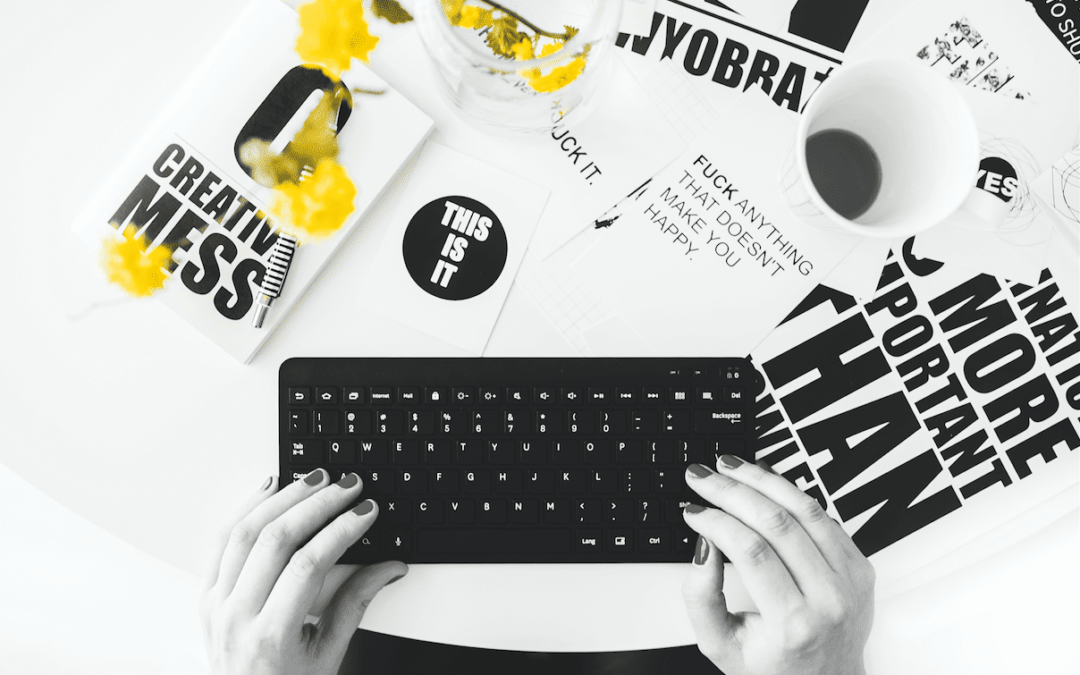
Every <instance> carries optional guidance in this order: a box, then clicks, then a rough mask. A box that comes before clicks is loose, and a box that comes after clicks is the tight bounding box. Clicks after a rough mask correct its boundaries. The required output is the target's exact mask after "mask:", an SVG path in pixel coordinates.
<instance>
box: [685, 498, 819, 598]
mask: <svg viewBox="0 0 1080 675" xmlns="http://www.w3.org/2000/svg"><path fill="white" fill-rule="evenodd" d="M683 519H684V520H685V521H686V524H687V525H689V526H690V528H691V529H692V530H694V531H695V532H697V533H698V534H700V535H702V536H704V537H705V538H706V539H708V540H709V541H710V542H711V543H713V544H714V545H715V546H716V547H718V548H719V549H720V550H721V551H723V552H724V554H725V555H726V556H727V559H728V560H730V561H731V564H733V565H734V566H735V568H736V569H737V570H739V577H740V578H741V579H742V581H743V584H744V585H745V586H746V590H747V592H748V593H749V594H750V597H752V598H753V599H754V603H755V604H756V605H757V607H758V609H759V610H760V611H761V615H762V616H763V617H765V618H766V619H768V618H769V617H771V616H786V615H787V614H788V613H789V612H790V611H791V610H792V609H793V608H795V607H798V606H799V605H801V604H802V603H803V602H804V599H803V596H802V593H800V592H799V589H798V587H797V586H796V585H795V580H794V579H792V578H791V573H790V572H789V571H788V568H787V566H785V565H784V562H783V561H782V560H780V557H779V556H777V555H776V552H775V551H774V550H773V549H772V547H771V546H769V542H768V541H766V540H765V538H764V537H762V536H761V535H760V534H758V533H757V532H754V531H753V530H751V529H750V528H749V527H747V526H746V525H744V524H743V523H742V522H740V521H739V520H738V519H737V518H735V517H733V516H730V515H728V514H726V513H724V512H723V511H720V510H718V509H707V508H705V507H704V506H698V505H697V504H691V505H689V506H687V507H686V508H685V509H683Z"/></svg>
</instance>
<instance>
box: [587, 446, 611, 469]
mask: <svg viewBox="0 0 1080 675" xmlns="http://www.w3.org/2000/svg"><path fill="white" fill-rule="evenodd" d="M583 447H584V450H585V452H584V459H585V463H586V464H611V441H585V443H584V445H583Z"/></svg>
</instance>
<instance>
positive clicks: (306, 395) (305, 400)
mask: <svg viewBox="0 0 1080 675" xmlns="http://www.w3.org/2000/svg"><path fill="white" fill-rule="evenodd" d="M309 403H311V390H310V389H308V388H307V387H289V404H290V405H307V404H309Z"/></svg>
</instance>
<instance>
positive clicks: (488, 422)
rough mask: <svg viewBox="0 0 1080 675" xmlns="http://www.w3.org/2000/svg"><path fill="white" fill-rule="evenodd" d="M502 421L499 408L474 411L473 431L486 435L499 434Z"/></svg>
mask: <svg viewBox="0 0 1080 675" xmlns="http://www.w3.org/2000/svg"><path fill="white" fill-rule="evenodd" d="M501 421H502V420H501V416H500V415H499V411H498V410H476V411H474V412H473V413H472V430H473V433H474V434H481V435H486V436H491V435H494V434H497V433H499V424H500V423H501Z"/></svg>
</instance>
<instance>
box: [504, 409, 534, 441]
mask: <svg viewBox="0 0 1080 675" xmlns="http://www.w3.org/2000/svg"><path fill="white" fill-rule="evenodd" d="M528 418H529V414H528V413H524V412H515V411H513V410H507V411H506V412H505V413H503V433H504V434H507V435H508V436H513V435H519V436H520V435H521V434H523V433H525V432H526V431H528V430H529V421H528Z"/></svg>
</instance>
